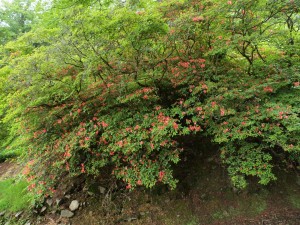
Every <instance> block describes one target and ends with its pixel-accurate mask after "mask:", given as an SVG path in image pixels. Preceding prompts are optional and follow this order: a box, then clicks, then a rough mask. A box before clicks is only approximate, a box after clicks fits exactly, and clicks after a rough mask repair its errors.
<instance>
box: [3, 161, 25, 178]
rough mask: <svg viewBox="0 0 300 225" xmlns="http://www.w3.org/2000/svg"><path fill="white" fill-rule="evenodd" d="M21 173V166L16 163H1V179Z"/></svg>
mask: <svg viewBox="0 0 300 225" xmlns="http://www.w3.org/2000/svg"><path fill="white" fill-rule="evenodd" d="M20 171H21V166H20V165H18V164H17V163H15V162H9V161H8V162H3V163H0V179H5V178H10V177H13V176H15V175H17V174H19V173H20Z"/></svg>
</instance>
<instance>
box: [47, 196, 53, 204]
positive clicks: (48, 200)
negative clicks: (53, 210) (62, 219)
mask: <svg viewBox="0 0 300 225" xmlns="http://www.w3.org/2000/svg"><path fill="white" fill-rule="evenodd" d="M46 203H47V205H48V206H52V204H53V200H52V199H51V198H48V199H47V200H46Z"/></svg>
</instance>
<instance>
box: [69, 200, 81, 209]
mask: <svg viewBox="0 0 300 225" xmlns="http://www.w3.org/2000/svg"><path fill="white" fill-rule="evenodd" d="M78 207H79V202H78V201H77V200H73V201H72V202H71V204H70V206H69V209H70V210H71V211H72V212H74V211H75V210H76V209H78Z"/></svg>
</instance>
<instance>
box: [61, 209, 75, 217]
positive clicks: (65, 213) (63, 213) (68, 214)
mask: <svg viewBox="0 0 300 225" xmlns="http://www.w3.org/2000/svg"><path fill="white" fill-rule="evenodd" d="M60 216H61V217H67V218H71V217H72V216H74V213H73V212H71V211H70V210H67V209H64V210H61V212H60Z"/></svg>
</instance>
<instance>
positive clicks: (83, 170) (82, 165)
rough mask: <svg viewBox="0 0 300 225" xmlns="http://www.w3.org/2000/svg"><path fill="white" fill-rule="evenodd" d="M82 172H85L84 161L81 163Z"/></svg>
mask: <svg viewBox="0 0 300 225" xmlns="http://www.w3.org/2000/svg"><path fill="white" fill-rule="evenodd" d="M81 173H85V169H84V163H81Z"/></svg>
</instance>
